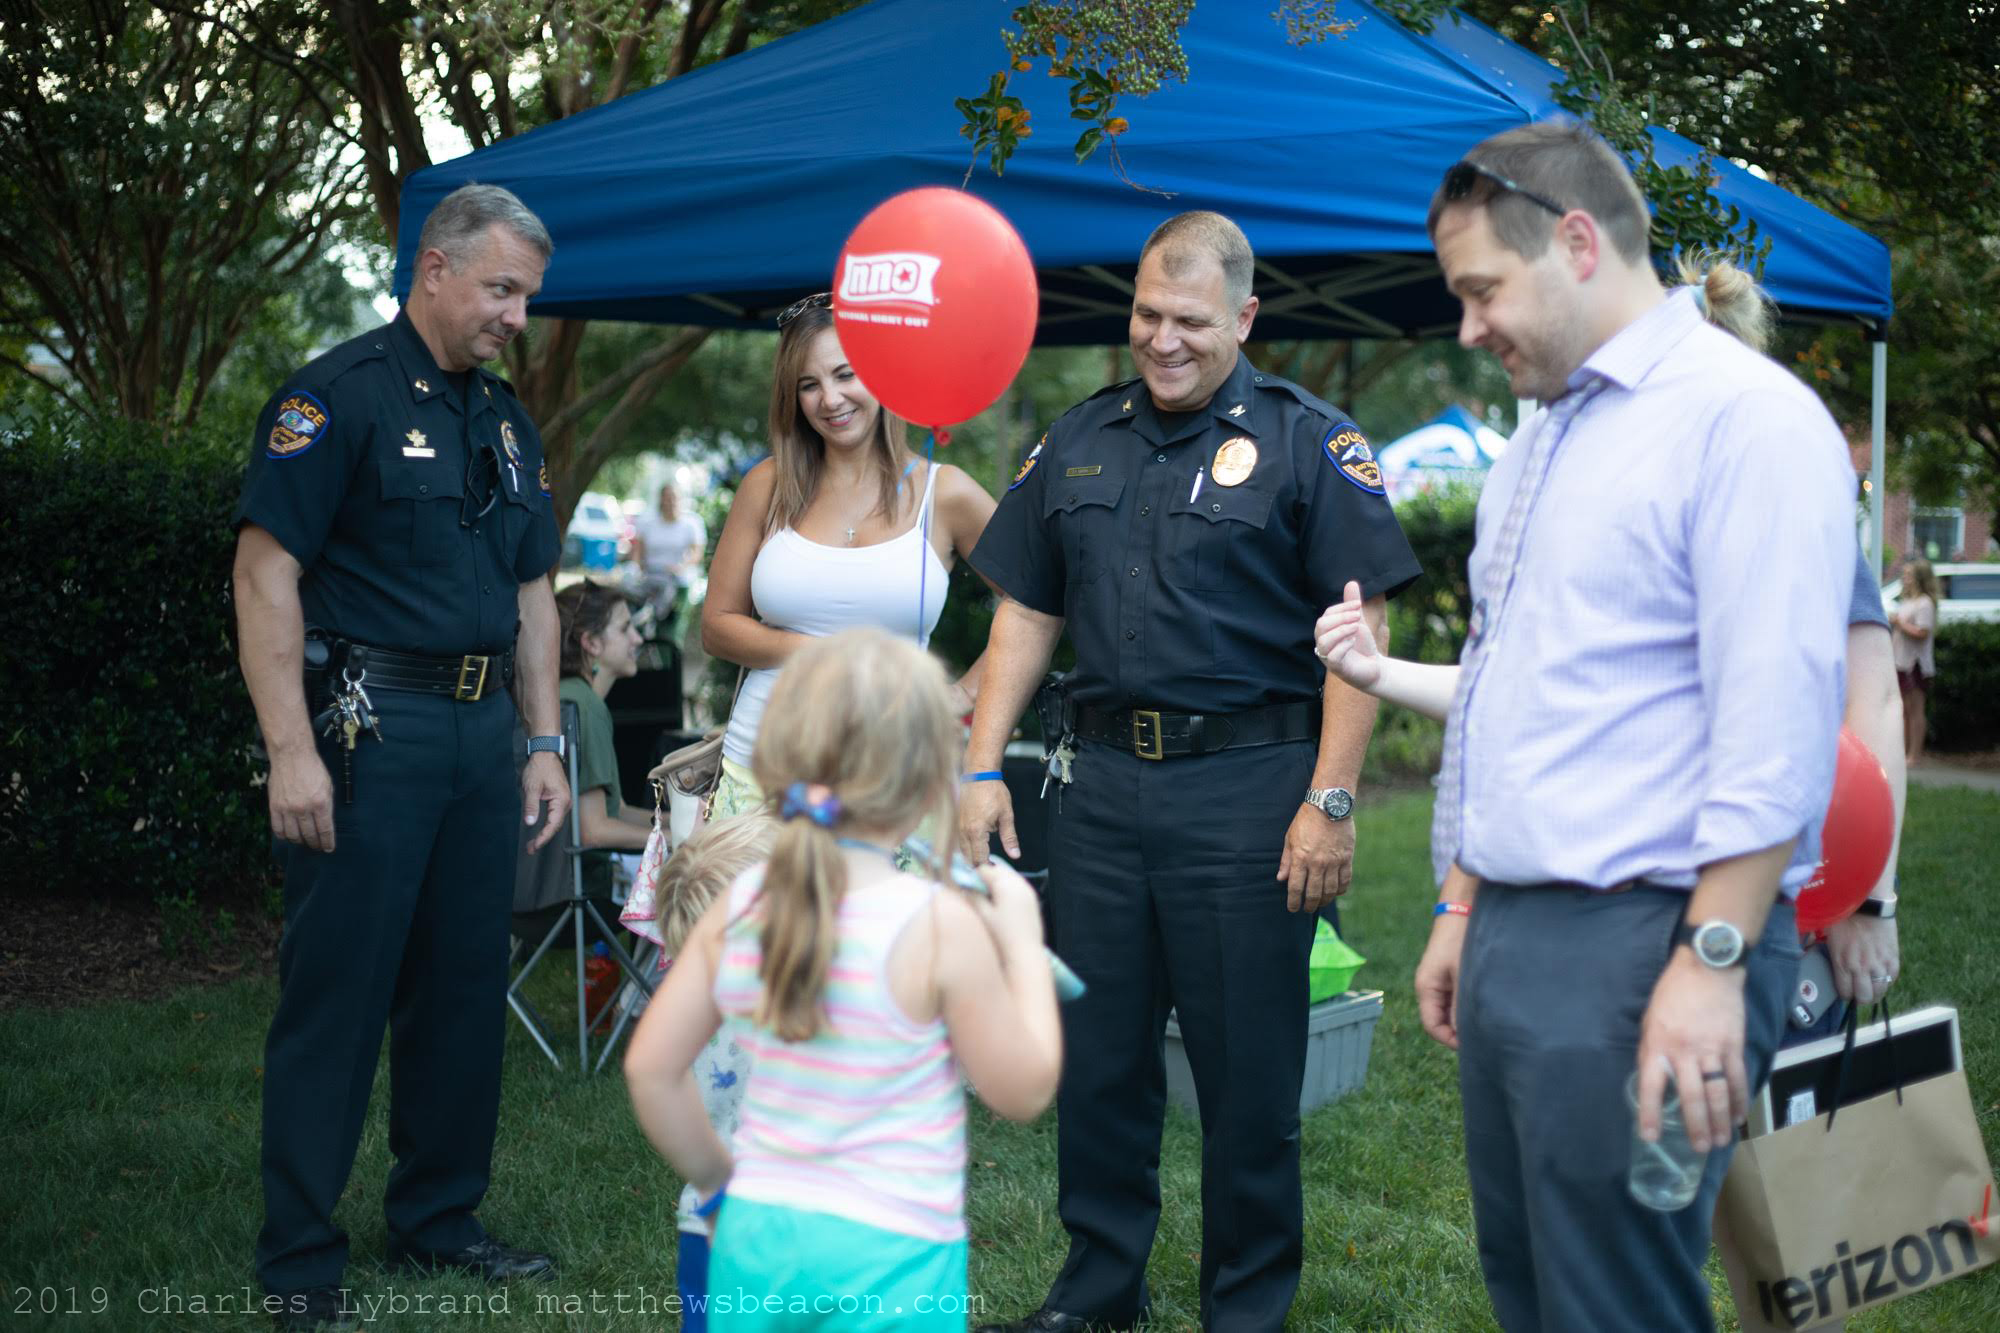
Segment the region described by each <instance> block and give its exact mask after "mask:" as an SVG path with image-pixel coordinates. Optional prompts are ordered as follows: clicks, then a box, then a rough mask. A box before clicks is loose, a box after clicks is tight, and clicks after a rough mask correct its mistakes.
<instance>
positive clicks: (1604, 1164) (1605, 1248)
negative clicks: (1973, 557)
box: [1417, 124, 1854, 1330]
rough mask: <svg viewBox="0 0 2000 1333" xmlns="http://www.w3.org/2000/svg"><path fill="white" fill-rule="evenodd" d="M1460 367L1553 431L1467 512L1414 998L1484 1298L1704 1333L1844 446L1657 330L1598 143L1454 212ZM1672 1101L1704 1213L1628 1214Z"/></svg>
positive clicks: (1460, 171)
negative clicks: (1640, 1168)
mask: <svg viewBox="0 0 2000 1333" xmlns="http://www.w3.org/2000/svg"><path fill="white" fill-rule="evenodd" d="M1429 225H1430V231H1431V235H1432V238H1433V241H1434V243H1435V245H1436V248H1437V253H1438V260H1439V263H1440V265H1441V266H1442V268H1443V270H1444V275H1445V278H1446V281H1447V282H1448V283H1449V285H1450V287H1451V289H1452V291H1453V293H1454V294H1455V295H1457V296H1458V297H1459V299H1460V301H1461V302H1462V303H1463V306H1464V319H1463V323H1462V325H1461V328H1460V340H1461V341H1462V342H1464V343H1465V344H1466V345H1468V346H1473V347H1483V348H1485V349H1487V350H1488V351H1491V352H1493V353H1494V354H1495V355H1497V356H1498V357H1499V358H1500V361H1501V363H1502V365H1504V366H1505V367H1506V369H1507V371H1508V373H1509V375H1510V377H1511V379H1512V381H1513V388H1514V392H1515V393H1516V394H1518V395H1519V396H1521V397H1524V398H1532V399H1536V400H1539V401H1540V402H1541V403H1543V404H1544V406H1543V407H1542V409H1541V410H1539V411H1537V412H1536V413H1534V414H1533V415H1532V416H1531V417H1529V418H1528V420H1527V421H1526V422H1524V423H1523V425H1522V427H1521V429H1520V430H1519V431H1518V432H1517V433H1516V435H1515V437H1514V439H1513V441H1512V442H1511V443H1510V445H1509V447H1508V449H1507V451H1506V452H1505V454H1503V455H1502V457H1501V459H1500V461H1499V463H1498V464H1496V466H1495V467H1494V469H1493V472H1492V474H1491V476H1490V478H1489V479H1488V481H1487V483H1486V487H1485V490H1484V493H1483V494H1482V495H1481V497H1480V502H1479V513H1478V536H1477V542H1476V545H1475V549H1474V552H1473V557H1472V567H1471V587H1472V590H1473V598H1474V606H1473V611H1472V616H1471V621H1472V624H1471V631H1472V633H1471V638H1470V639H1469V641H1468V643H1467V645H1466V650H1465V654H1464V657H1463V659H1462V662H1461V665H1460V667H1458V668H1456V669H1453V668H1435V669H1434V670H1437V671H1454V672H1455V675H1456V679H1455V681H1453V682H1452V694H1451V699H1450V713H1449V717H1448V721H1447V730H1446V757H1445V765H1444V772H1443V773H1442V774H1441V775H1440V782H1439V793H1438V807H1437V814H1436V822H1435V825H1434V828H1433V853H1434V856H1435V858H1436V861H1437V869H1438V876H1439V880H1440V883H1441V884H1442V885H1443V894H1442V897H1443V901H1441V903H1440V904H1439V907H1438V913H1439V915H1438V916H1437V917H1436V918H1435V925H1434V931H1433V935H1432V939H1431V943H1430V946H1429V948H1428V949H1427V951H1426V954H1425V958H1424V962H1423V963H1422V964H1421V965H1420V967H1419V971H1418V976H1417V983H1418V989H1419V993H1420V998H1421V999H1422V1000H1423V1002H1424V1007H1425V1011H1426V1012H1425V1018H1426V1025H1427V1026H1429V1027H1431V1028H1432V1030H1433V1031H1434V1032H1436V1033H1438V1034H1439V1035H1442V1036H1445V1037H1447V1038H1448V1039H1450V1040H1452V1041H1454V1042H1455V1044H1456V1045H1457V1046H1458V1049H1459V1065H1460V1089H1461V1093H1462V1096H1463V1100H1464V1111H1465V1127H1466V1154H1467V1158H1468V1164H1469V1167H1470V1174H1471V1180H1472V1192H1473V1208H1474V1214H1475V1219H1476V1222H1477V1225H1478V1232H1479V1252H1480V1262H1481V1266H1482V1268H1483V1270H1484V1272H1485V1276H1486V1284H1487V1290H1488V1293H1489V1295H1490V1296H1491V1298H1492V1301H1493V1305H1494V1309H1495V1312H1496V1313H1497V1315H1498V1316H1499V1319H1500V1322H1501V1323H1502V1324H1503V1325H1504V1326H1505V1327H1507V1328H1508V1329H1516V1330H1517V1329H1550V1330H1556V1329H1591V1330H1615V1329H1634V1330H1637V1329H1646V1330H1667V1329H1707V1328H1710V1327H1711V1326H1712V1324H1711V1319H1710V1314H1709V1290H1708V1285H1707V1283H1706V1281H1705V1280H1704V1279H1703V1276H1702V1265H1703V1263H1704V1261H1705V1260H1706V1258H1707V1256H1708V1249H1709V1218H1710V1216H1711V1215H1712V1212H1713V1204H1714V1198H1715V1194H1716V1192H1717V1191H1718V1190H1719V1189H1720V1187H1721V1181H1722V1176H1723V1174H1724V1172H1725V1170H1726V1169H1727V1165H1728V1157H1729V1145H1730V1142H1731V1139H1732V1134H1733V1130H1732V1126H1733V1125H1734V1124H1736V1122H1737V1121H1738V1120H1740V1119H1741V1118H1742V1115H1743V1112H1744V1107H1745V1105H1746V1102H1747V1098H1748V1095H1749V1092H1750V1090H1751V1089H1752V1088H1753V1087H1754V1086H1756V1085H1757V1084H1759V1083H1760V1082H1761V1081H1762V1080H1763V1079H1764V1078H1765V1077H1766V1076H1767V1074H1768V1073H1769V1068H1770V1061H1771V1056H1772V1053H1773V1052H1774V1050H1775V1048H1776V1046H1777V1043H1778V1039H1779V1036H1780V1035H1781V1032H1782V1029H1783V1024H1784V1011H1785V1003H1786V998H1787V995H1788V994H1789V991H1790V989H1791V986H1792V984H1793V981H1794V978H1795V975H1796V970H1797V964H1798V959H1799V940H1798V933H1797V930H1796V928H1795V925H1794V918H1793V912H1792V907H1791V901H1792V899H1793V898H1794V897H1795V896H1796V895H1797V892H1798V890H1799V888H1800V887H1801V886H1802V885H1803V884H1804V882H1805V880H1806V879H1807V877H1808V876H1809V875H1810V873H1811V870H1812V867H1813V865H1814V863H1815V862H1816V860H1817V859H1818V849H1819V821H1820V818H1821V816H1822V814H1823V812H1824V811H1825V809H1826V804H1827V800H1828V797H1829V794H1830V792H1831V789H1832V783H1833V767H1834V747H1835V737H1836V735H1837V732H1838V729H1839V726H1840V716H1841V682H1842V671H1843V653H1844V639H1845V632H1846V620H1847V597H1846V594H1847V585H1846V581H1845V576H1846V574H1847V572H1848V571H1849V570H1850V569H1851V567H1852V564H1853V559H1854V556H1853V549H1854V535H1853V531H1852V508H1853V506H1852V499H1851V495H1850V491H1851V488H1852V485H1853V478H1852V473H1851V471H1850V470H1849V468H1848V465H1847V461H1846V455H1845V449H1844V447H1843V445H1842V441H1841V437H1840V434H1839V432H1838V430H1837V429H1836V428H1835V426H1834V424H1833V422H1832V420H1831V419H1830V418H1829V417H1828V415H1827V413H1826V411H1825V409H1824V408H1823V407H1822V406H1821V405H1820V404H1819V402H1818V401H1817V399H1815V398H1814V397H1813V395H1812V394H1811V393H1810V392H1809V391H1808V390H1807V389H1806V388H1805V387H1804V386H1803V385H1801V384H1800V383H1799V382H1798V381H1797V380H1796V379H1795V378H1794V377H1793V376H1791V375H1790V374H1788V373H1787V372H1786V371H1784V370H1783V369H1781V368H1780V367H1778V366H1776V365H1774V364H1773V363H1772V362H1770V361H1768V360H1766V359H1765V358H1763V357H1761V356H1759V355H1757V354H1755V353H1753V352H1751V351H1749V350H1748V349H1746V348H1745V347H1744V346H1742V345H1741V344H1740V343H1738V342H1737V341H1736V340H1735V339H1733V338H1731V337H1730V336H1729V335H1728V334H1726V333H1723V332H1722V331H1720V330H1719V329H1716V328H1715V327H1713V326H1712V325H1710V324H1708V323H1707V322H1706V321H1705V320H1704V319H1703V317H1702V315H1703V312H1702V310H1701V308H1700V307H1699V306H1698V304H1697V295H1696V293H1695V291H1694V290H1693V289H1682V290H1679V291H1677V292H1675V293H1673V294H1672V295H1671V296H1670V295H1668V294H1667V293H1666V292H1665V291H1664V290H1663V289H1662V287H1661V285H1660V282H1659V280H1658V278H1657V277H1656V276H1655V274H1654V271H1653V268H1652V266H1651V263H1650V261H1649V258H1648V248H1647V234H1648V214H1647V211H1646V207H1645V203H1644V201H1643V199H1642V198H1641V196H1640V194H1639V191H1638V189H1637V187H1636V185H1635V184H1634V183H1633V181H1632V178H1631V176H1630V174H1629V173H1628V172H1627V170H1626V168H1625V167H1624V165H1623V163H1622V162H1621V161H1620V160H1619V159H1618V157H1617V156H1616V154H1615V153H1613V152H1612V150H1611V149H1610V148H1609V147H1607V146H1606V145H1605V144H1604V143H1603V142H1602V141H1601V140H1598V139H1596V138H1595V137H1594V136H1592V135H1591V134H1589V133H1588V131H1586V130H1583V129H1581V128H1580V127H1577V126H1574V125H1566V124H1543V125H1534V126H1527V127H1524V128H1521V129H1517V130H1511V131H1509V132H1507V133H1505V134H1501V135H1498V136H1495V137H1494V138H1491V139H1488V140H1486V141H1485V142H1484V143H1481V144H1480V145H1479V146H1478V147H1476V148H1474V149H1473V150H1472V151H1471V152H1470V153H1469V154H1467V156H1466V158H1465V160H1464V161H1463V162H1461V163H1460V164H1458V165H1457V166H1455V167H1454V168H1453V169H1452V170H1451V171H1450V172H1449V173H1447V175H1446V177H1445V181H1444V184H1443V186H1442V187H1441V188H1440V189H1439V191H1438V193H1437V195H1436V197H1435V198H1434V200H1433V202H1432V206H1431V212H1430V221H1429ZM1634 1071H1637V1073H1638V1075H1639V1079H1640V1082H1639V1096H1640V1108H1639V1112H1638V1121H1639V1126H1640V1132H1641V1133H1642V1135H1645V1136H1648V1137H1651V1136H1656V1135H1657V1134H1658V1132H1659V1127H1660V1105H1661V1100H1662V1093H1663V1090H1664V1089H1665V1088H1666V1087H1667V1086H1668V1085H1669V1084H1671V1085H1672V1086H1674V1087H1676V1088H1678V1089H1679V1091H1680V1097H1681V1105H1682V1107H1683V1113H1684V1115H1685V1119H1686V1122H1687V1127H1688V1136H1689V1138H1690V1139H1691V1140H1693V1142H1694V1145H1695V1146H1696V1147H1697V1148H1707V1149H1709V1150H1710V1151H1709V1157H1708V1166H1707V1169H1706V1172H1705V1174H1704V1177H1703V1180H1702V1184H1701V1188H1700V1189H1699V1191H1698V1192H1697V1194H1696V1196H1695V1199H1694V1201H1693V1203H1692V1204H1691V1205H1690V1206H1688V1207H1686V1208H1684V1209H1682V1210H1680V1211H1678V1212H1656V1211H1652V1210H1649V1209H1647V1208H1645V1207H1642V1206H1641V1205H1639V1204H1638V1203H1636V1202H1634V1201H1633V1200H1632V1198H1631V1197H1630V1196H1629V1195H1628V1193H1627V1190H1626V1169H1627V1162H1628V1159H1629V1144H1630V1136H1631V1133H1632V1125H1633V1118H1632V1114H1631V1112H1630V1111H1629V1110H1628V1109H1627V1104H1626V1100H1625V1087H1626V1082H1627V1079H1628V1077H1629V1076H1630V1075H1631V1074H1632V1073H1633V1072H1634Z"/></svg>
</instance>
